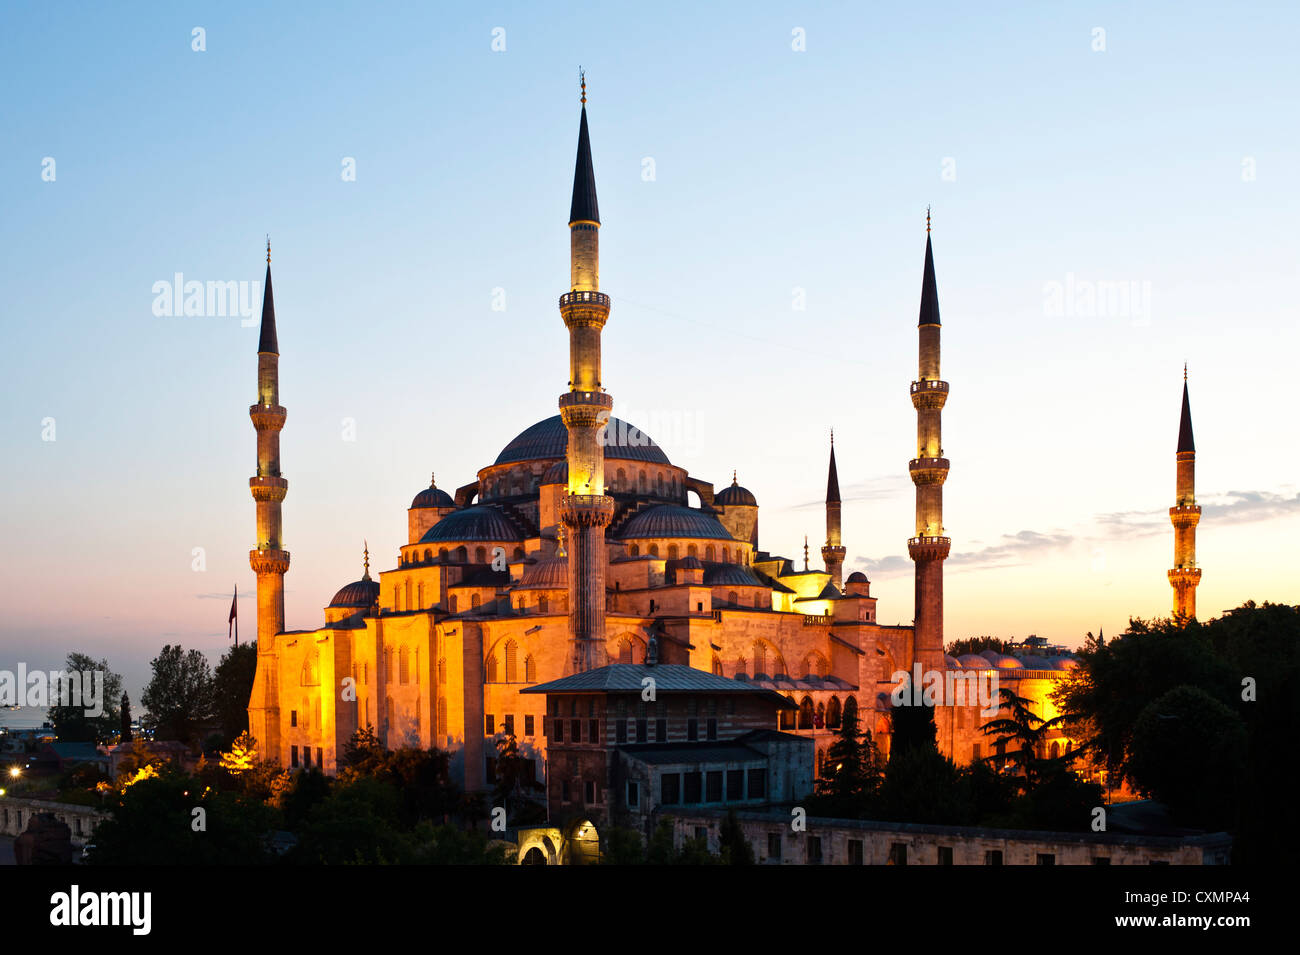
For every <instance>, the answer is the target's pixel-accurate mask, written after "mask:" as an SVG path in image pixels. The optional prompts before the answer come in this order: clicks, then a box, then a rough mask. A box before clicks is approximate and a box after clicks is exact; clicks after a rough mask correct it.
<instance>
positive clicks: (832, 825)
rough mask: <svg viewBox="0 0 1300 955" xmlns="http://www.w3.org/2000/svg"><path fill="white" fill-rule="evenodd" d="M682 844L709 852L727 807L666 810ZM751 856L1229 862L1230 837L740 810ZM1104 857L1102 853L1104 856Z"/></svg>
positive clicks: (910, 861)
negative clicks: (799, 819) (700, 840)
mask: <svg viewBox="0 0 1300 955" xmlns="http://www.w3.org/2000/svg"><path fill="white" fill-rule="evenodd" d="M664 815H665V817H666V818H669V819H671V820H672V821H673V828H674V835H675V841H676V843H677V845H679V846H680V845H681V844H682V842H684V841H685V840H687V839H692V838H695V837H696V835H697V831H698V830H703V831H704V833H705V835H706V838H707V839H708V842H709V849H710V851H712V852H717V851H718V844H719V840H718V835H719V828H720V826H721V823H722V821H723V820H724V819H725V818H726V813H725V812H699V811H694V810H692V811H690V812H675V811H667V812H665V813H664ZM736 818H737V819H738V820H739V822H740V826H741V830H742V831H743V832H744V834H745V838H746V839H747V840H748V841H749V844H750V845H751V846H752V847H753V849H754V859H755V861H757V862H759V863H762V864H766V865H810V864H818V863H819V860H818V852H819V851H820V864H822V865H850V864H858V860H859V859H860V860H861V864H862V865H891V864H892V865H940V864H952V865H990V864H997V863H994V862H993V861H992V860H993V859H995V858H996V856H995V855H991V854H993V853H999V852H1000V853H1001V862H1000V864H1002V865H1047V864H1050V865H1097V864H1106V865H1152V864H1155V865H1160V864H1167V865H1227V864H1228V863H1229V861H1230V856H1231V851H1232V837H1231V836H1229V835H1228V834H1226V833H1222V832H1218V833H1209V834H1205V835H1197V836H1137V835H1127V834H1121V833H1106V832H1088V833H1070V832H1036V831H1033V830H1026V829H980V828H976V827H965V826H925V825H916V824H911V823H890V822H870V821H860V820H853V819H818V818H813V817H809V818H808V819H807V820H806V828H805V830H804V831H802V832H795V831H793V830H792V829H791V820H792V817H791V815H790V814H789V812H763V813H757V812H737V813H736ZM1102 860H1105V861H1104V862H1103V861H1102Z"/></svg>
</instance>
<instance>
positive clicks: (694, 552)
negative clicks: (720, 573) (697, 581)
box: [686, 544, 700, 557]
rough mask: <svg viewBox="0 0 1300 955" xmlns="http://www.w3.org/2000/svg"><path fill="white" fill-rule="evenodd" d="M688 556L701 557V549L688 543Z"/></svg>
mask: <svg viewBox="0 0 1300 955" xmlns="http://www.w3.org/2000/svg"><path fill="white" fill-rule="evenodd" d="M686 556H687V557H699V556H700V549H699V548H698V547H696V546H695V545H694V544H687V545H686Z"/></svg>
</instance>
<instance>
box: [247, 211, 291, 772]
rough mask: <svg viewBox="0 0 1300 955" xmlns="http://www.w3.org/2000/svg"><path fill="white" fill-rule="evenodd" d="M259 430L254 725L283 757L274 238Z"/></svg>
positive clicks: (252, 485)
mask: <svg viewBox="0 0 1300 955" xmlns="http://www.w3.org/2000/svg"><path fill="white" fill-rule="evenodd" d="M248 415H249V417H250V418H252V419H253V429H254V430H255V431H256V432H257V474H255V475H254V476H253V477H251V478H249V479H248V487H249V490H250V491H251V492H252V495H253V500H254V501H255V502H256V509H257V547H256V549H255V550H251V551H249V553H248V563H249V565H250V566H251V567H252V568H253V572H254V573H256V574H257V672H256V675H255V676H254V678H253V691H252V694H251V695H250V697H249V701H248V728H249V732H250V733H252V735H253V736H254V737H255V738H256V739H257V742H258V744H259V747H260V749H261V753H262V758H263V759H266V760H268V761H270V762H272V763H275V762H283V761H284V760H283V754H282V753H281V752H280V700H279V671H278V662H277V655H276V639H277V637H278V635H279V634H281V633H283V632H284V575H285V574H286V573H287V572H288V570H289V552H288V551H287V550H285V549H284V543H283V529H282V524H281V514H280V505H281V502H283V501H284V498H285V495H286V494H288V492H289V482H288V481H286V480H285V479H284V478H283V477H282V476H281V474H280V431H281V430H282V429H283V428H284V421H285V417H286V416H287V412H286V411H285V409H284V408H283V407H282V406H281V405H280V346H279V342H278V340H277V338H276V333H275V296H274V294H273V293H272V291H271V239H270V236H268V237H267V240H266V287H265V290H264V291H263V294H262V328H261V335H260V336H259V340H258V346H257V403H256V404H255V405H253V406H251V407H250V408H249V409H248Z"/></svg>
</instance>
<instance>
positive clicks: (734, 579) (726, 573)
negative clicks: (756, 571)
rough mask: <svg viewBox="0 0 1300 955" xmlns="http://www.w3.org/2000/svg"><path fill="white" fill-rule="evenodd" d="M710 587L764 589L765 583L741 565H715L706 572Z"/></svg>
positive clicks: (705, 575) (705, 578) (706, 581)
mask: <svg viewBox="0 0 1300 955" xmlns="http://www.w3.org/2000/svg"><path fill="white" fill-rule="evenodd" d="M704 582H705V583H706V584H708V585H709V586H710V587H762V586H763V582H762V581H760V580H759V579H758V578H757V577H755V576H754V575H753V574H752V573H750V572H749V569H748V568H747V567H741V566H740V565H739V564H713V565H711V566H710V567H709V568H708V569H707V570H705V572H704Z"/></svg>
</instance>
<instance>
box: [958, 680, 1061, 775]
mask: <svg viewBox="0 0 1300 955" xmlns="http://www.w3.org/2000/svg"><path fill="white" fill-rule="evenodd" d="M998 696H999V697H1000V698H1001V699H1000V702H999V704H998V712H999V713H1002V712H1003V711H1005V712H1006V715H1005V716H1001V717H998V718H996V719H992V720H989V722H987V723H985V724H984V725H983V726H981V727H980V731H981V732H983V733H984V734H986V735H990V736H991V735H994V734H996V735H997V737H998V740H997V742H998V744H999V745H1002V744H1005V743H1007V742H1013V743H1018V744H1019V745H1018V746H1017V747H1016V748H1015V749H1013V750H1011V751H1010V752H1009V753H1007V755H1006V762H1008V763H1010V764H1011V765H1012V766H1014V767H1016V770H1017V771H1018V772H1019V773H1020V774H1021V775H1022V776H1023V778H1024V783H1023V785H1024V788H1025V789H1026V791H1029V790H1032V789H1033V788H1034V787H1035V786H1036V785H1037V784H1038V781H1039V778H1040V777H1041V776H1042V775H1043V773H1044V772H1046V770H1047V766H1048V764H1049V763H1056V765H1058V766H1060V765H1063V762H1062V761H1067V760H1069V759H1072V758H1073V757H1074V755H1075V754H1074V753H1073V752H1071V753H1068V754H1066V756H1062V757H1057V759H1056V760H1050V759H1045V758H1040V757H1039V756H1038V753H1039V751H1040V750H1041V749H1042V746H1043V741H1044V740H1045V739H1046V738H1047V735H1048V733H1050V732H1052V731H1054V730H1056V729H1057V728H1058V727H1059V726H1060V725H1061V723H1062V722H1063V721H1064V717H1061V716H1054V717H1052V718H1051V719H1050V720H1045V719H1043V718H1042V717H1041V716H1039V715H1038V714H1037V713H1035V712H1034V711H1033V710H1031V709H1030V706H1031V705H1033V702H1034V701H1033V700H1031V699H1028V698H1026V697H1023V696H1018V695H1017V694H1016V693H1015V692H1014V691H1013V690H1010V689H1007V688H1005V687H1004V688H1003V689H1001V690H999V691H998ZM995 758H996V757H995Z"/></svg>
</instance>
